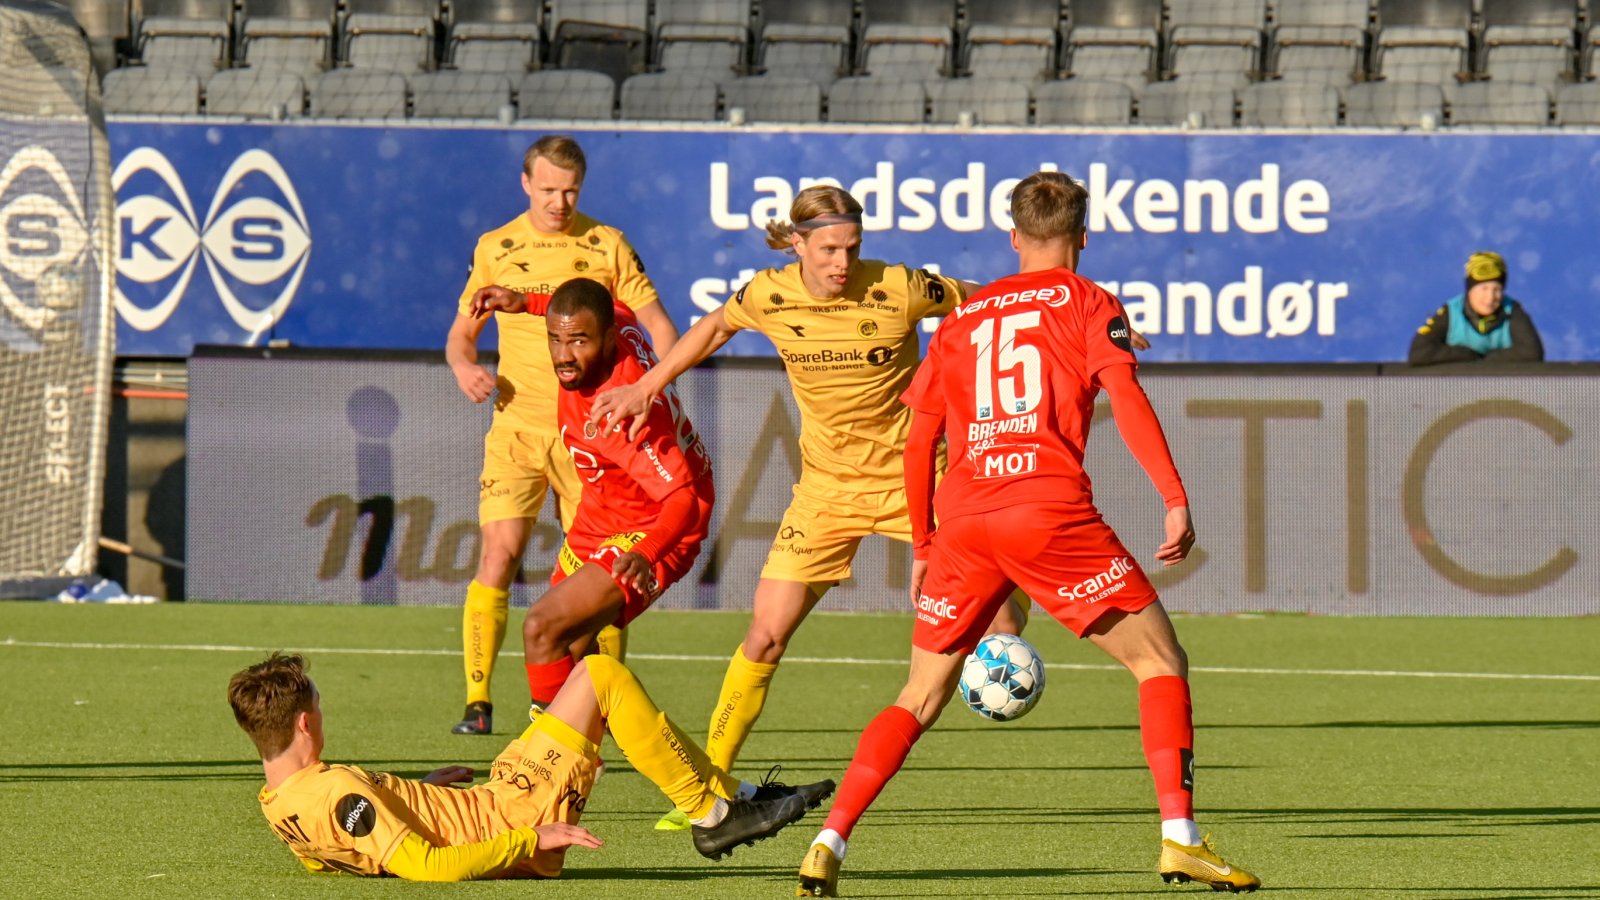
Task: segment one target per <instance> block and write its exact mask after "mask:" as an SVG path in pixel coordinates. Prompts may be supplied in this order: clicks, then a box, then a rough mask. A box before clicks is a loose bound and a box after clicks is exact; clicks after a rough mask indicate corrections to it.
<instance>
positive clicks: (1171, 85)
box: [1138, 81, 1237, 128]
mask: <svg viewBox="0 0 1600 900" xmlns="http://www.w3.org/2000/svg"><path fill="white" fill-rule="evenodd" d="M1236 100H1237V98H1236V96H1235V95H1234V92H1233V88H1231V87H1227V86H1224V85H1216V84H1206V83H1204V82H1184V81H1158V82H1156V83H1154V84H1150V85H1146V86H1145V89H1144V90H1143V91H1142V92H1140V94H1139V118H1138V122H1139V124H1140V125H1164V126H1175V125H1190V124H1198V126H1199V127H1201V128H1232V127H1233V107H1234V104H1235V102H1236ZM1195 116H1198V120H1199V121H1198V123H1196V122H1195V120H1194V117H1195Z"/></svg>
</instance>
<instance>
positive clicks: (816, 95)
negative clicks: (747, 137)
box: [722, 75, 822, 122]
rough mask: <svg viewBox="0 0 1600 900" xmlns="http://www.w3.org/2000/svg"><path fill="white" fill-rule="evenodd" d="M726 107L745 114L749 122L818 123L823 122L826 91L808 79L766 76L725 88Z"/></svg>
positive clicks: (723, 87)
mask: <svg viewBox="0 0 1600 900" xmlns="http://www.w3.org/2000/svg"><path fill="white" fill-rule="evenodd" d="M722 103H723V106H724V107H725V108H726V109H727V110H729V111H732V110H734V109H742V110H744V116H745V121H746V122H817V121H821V119H822V87H821V86H820V85H818V84H817V83H816V82H814V81H807V80H805V79H804V78H781V77H778V76H774V75H762V76H760V77H757V78H735V79H734V80H732V81H730V82H727V83H726V84H724V85H723V86H722Z"/></svg>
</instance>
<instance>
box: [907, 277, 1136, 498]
mask: <svg viewBox="0 0 1600 900" xmlns="http://www.w3.org/2000/svg"><path fill="white" fill-rule="evenodd" d="M1130 346H1131V345H1130V343H1129V334H1128V324H1127V318H1126V315H1125V314H1124V312H1123V309H1122V304H1121V303H1120V302H1118V301H1117V298H1115V297H1113V296H1111V295H1110V294H1109V293H1107V292H1106V291H1105V290H1104V289H1102V288H1101V287H1100V286H1099V285H1097V284H1095V283H1094V282H1092V281H1090V280H1089V279H1087V278H1083V277H1080V276H1079V275H1077V274H1075V273H1073V272H1071V271H1069V270H1067V269H1064V268H1060V269H1048V270H1045V271H1041V272H1025V273H1023V274H1020V275H1012V276H1010V277H1008V278H1002V279H1000V280H999V281H996V282H993V283H992V284H989V285H988V286H986V287H984V288H983V289H982V290H980V291H978V292H977V293H975V294H973V295H972V296H971V297H970V298H969V299H968V300H967V301H966V302H965V303H963V304H961V305H960V306H958V307H957V308H956V310H955V311H954V312H953V313H951V314H950V315H948V316H946V317H945V318H944V321H943V322H941V323H940V325H939V330H938V332H936V333H935V334H934V336H933V340H932V341H931V342H930V343H929V346H928V355H927V358H926V359H924V360H923V361H922V367H921V368H920V369H918V370H917V375H916V378H915V379H914V380H913V381H912V383H911V387H910V388H909V389H907V390H906V392H905V394H904V395H903V396H902V397H901V400H902V401H903V402H904V403H905V404H906V405H907V406H909V407H911V408H912V409H913V410H916V411H917V412H919V413H924V414H928V415H932V416H939V417H943V418H944V433H945V440H946V442H947V443H948V445H949V459H950V462H949V469H948V471H947V472H946V473H945V477H944V480H943V481H941V482H940V483H939V486H938V488H937V490H936V491H935V493H934V510H935V512H936V513H937V515H938V517H939V520H940V521H949V520H950V519H952V518H954V517H956V516H961V515H970V514H973V513H981V512H989V511H992V510H996V509H1002V508H1005V507H1008V506H1014V505H1017V504H1020V503H1031V502H1037V501H1039V500H1041V499H1049V500H1052V501H1057V502H1063V503H1066V504H1068V505H1069V506H1070V507H1071V508H1074V509H1077V508H1081V510H1082V512H1083V514H1084V515H1085V517H1088V516H1093V515H1097V513H1096V511H1095V509H1094V496H1093V490H1092V488H1091V486H1090V484H1089V476H1088V475H1087V474H1085V472H1084V470H1083V456H1084V446H1085V444H1086V443H1087V442H1088V439H1089V421H1090V419H1091V417H1092V416H1093V415H1094V398H1095V395H1096V394H1098V393H1099V391H1100V386H1099V384H1098V383H1097V382H1096V380H1095V376H1096V374H1097V373H1099V372H1100V370H1102V369H1104V368H1106V367H1107V366H1112V365H1135V366H1136V365H1137V363H1136V362H1135V360H1134V357H1133V351H1132V350H1131V349H1130Z"/></svg>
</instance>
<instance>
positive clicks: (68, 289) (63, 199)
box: [0, 145, 90, 332]
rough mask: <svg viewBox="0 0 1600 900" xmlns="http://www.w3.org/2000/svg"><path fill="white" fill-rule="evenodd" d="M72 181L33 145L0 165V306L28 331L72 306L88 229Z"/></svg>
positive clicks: (38, 328) (58, 164) (41, 326)
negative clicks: (3, 166) (3, 164)
mask: <svg viewBox="0 0 1600 900" xmlns="http://www.w3.org/2000/svg"><path fill="white" fill-rule="evenodd" d="M73 180H74V179H73V178H72V177H71V176H69V175H68V174H67V170H66V168H65V167H63V166H62V165H61V161H60V160H59V159H57V158H56V155H55V154H54V153H51V152H50V151H49V150H47V149H45V148H44V147H41V146H38V145H32V146H28V147H23V148H22V149H21V150H19V151H17V153H16V155H14V156H12V157H11V158H10V159H8V160H6V164H5V168H4V169H0V306H3V307H4V309H5V312H6V314H7V316H9V317H10V318H11V319H12V320H14V321H16V322H18V323H20V324H21V325H22V326H23V327H24V328H25V329H27V330H28V331H32V332H40V331H43V330H44V328H45V326H47V325H49V324H51V323H52V322H53V321H55V319H56V317H57V315H59V314H60V312H62V311H64V310H71V309H73V308H74V307H76V306H77V302H78V298H77V296H76V295H77V291H76V289H75V282H76V281H77V280H78V279H80V278H81V277H82V275H81V273H80V272H79V271H78V267H79V266H80V265H81V263H82V261H83V259H82V258H83V254H84V250H85V249H86V248H88V246H89V236H90V230H89V225H88V217H87V216H85V214H84V208H83V202H82V201H81V200H80V199H79V197H78V192H77V190H76V188H74V187H73Z"/></svg>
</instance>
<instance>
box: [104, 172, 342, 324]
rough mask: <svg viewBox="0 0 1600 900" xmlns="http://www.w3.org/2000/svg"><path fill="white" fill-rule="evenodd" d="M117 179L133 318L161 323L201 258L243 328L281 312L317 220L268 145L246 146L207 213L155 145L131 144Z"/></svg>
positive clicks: (126, 308) (124, 284) (271, 320)
mask: <svg viewBox="0 0 1600 900" xmlns="http://www.w3.org/2000/svg"><path fill="white" fill-rule="evenodd" d="M111 185H112V187H113V188H114V189H115V190H116V192H117V196H118V199H117V222H118V228H119V232H120V235H121V238H122V240H121V248H122V249H121V251H120V252H119V255H118V257H117V293H116V306H117V312H118V314H120V315H121V316H122V319H123V320H124V321H126V322H127V323H128V324H129V325H131V326H132V327H134V328H136V329H138V330H140V331H154V330H155V329H157V328H160V327H161V325H162V324H163V323H165V322H166V321H167V319H169V318H171V316H172V313H173V312H174V311H175V310H176V309H177V308H178V305H179V304H180V303H181V302H182V301H183V297H184V294H185V293H186V292H187V290H188V288H189V282H190V279H192V278H193V276H194V274H195V269H196V268H197V267H198V266H199V264H200V261H201V260H202V259H203V260H204V261H205V269H206V274H207V275H209V276H210V278H211V283H212V286H213V287H215V288H216V291H217V298H218V299H219V300H221V302H222V306H223V308H224V309H226V310H227V312H228V315H229V317H231V318H232V319H233V321H234V323H235V324H237V325H238V326H239V327H240V328H241V329H243V330H244V331H246V332H248V333H250V334H259V333H260V332H263V331H265V330H267V329H268V328H271V327H272V326H273V325H274V324H276V323H277V322H278V320H279V319H281V318H283V314H284V312H286V311H287V310H288V308H289V304H290V303H291V302H292V301H293V300H294V296H295V293H296V291H298V290H299V288H300V279H301V278H302V277H303V276H304V275H305V271H306V264H307V263H308V262H309V261H310V259H311V225H310V222H309V221H308V220H307V219H306V213H305V209H304V208H302V207H301V205H300V196H299V195H298V194H297V193H295V189H294V184H293V183H292V182H290V181H289V176H288V174H287V173H285V172H284V171H283V167H282V166H281V165H279V164H278V161H277V160H276V159H275V158H273V156H272V155H271V154H270V153H267V152H266V151H264V150H247V151H245V152H244V153H242V154H240V155H239V157H238V158H237V159H235V160H234V161H233V164H232V165H231V166H229V167H228V170H227V171H226V172H225V173H224V174H223V176H222V181H221V183H220V184H219V185H218V187H217V192H216V194H215V195H213V197H212V198H211V205H210V207H208V208H207V210H206V214H205V217H204V218H203V219H202V218H201V217H200V216H199V215H198V214H197V213H196V210H195V207H194V204H193V203H191V202H190V199H189V192H188V190H187V189H185V188H184V185H183V179H181V178H179V177H178V172H177V170H176V169H175V168H173V165H172V163H171V162H170V161H169V160H168V159H167V158H166V157H165V156H164V155H162V154H161V152H160V151H158V150H155V149H154V148H151V147H139V148H137V149H135V150H134V151H133V152H131V153H129V154H128V155H127V156H126V157H125V158H124V159H123V160H122V162H121V163H120V164H119V165H118V166H117V169H116V171H115V172H113V173H112V174H111ZM135 298H138V299H135Z"/></svg>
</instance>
